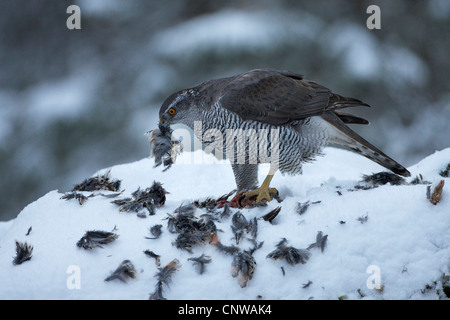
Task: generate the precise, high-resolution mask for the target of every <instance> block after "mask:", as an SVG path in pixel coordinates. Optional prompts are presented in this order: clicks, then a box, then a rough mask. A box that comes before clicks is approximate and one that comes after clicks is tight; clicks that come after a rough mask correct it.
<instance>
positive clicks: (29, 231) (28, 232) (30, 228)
mask: <svg viewBox="0 0 450 320" xmlns="http://www.w3.org/2000/svg"><path fill="white" fill-rule="evenodd" d="M31 230H33V228H32V227H31V226H30V227H29V228H28V231H27V233H26V234H25V235H26V236H29V235H30V233H31Z"/></svg>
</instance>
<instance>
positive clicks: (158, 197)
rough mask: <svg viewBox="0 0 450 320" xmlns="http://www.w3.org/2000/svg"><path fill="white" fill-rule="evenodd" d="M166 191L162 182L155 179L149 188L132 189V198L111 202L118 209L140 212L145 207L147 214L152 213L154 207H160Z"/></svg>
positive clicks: (164, 200) (163, 201) (153, 212)
mask: <svg viewBox="0 0 450 320" xmlns="http://www.w3.org/2000/svg"><path fill="white" fill-rule="evenodd" d="M167 193H168V192H167V191H166V190H165V189H164V188H163V187H162V184H161V183H159V182H156V181H155V182H153V185H152V186H151V187H150V188H146V189H145V190H141V189H140V188H138V189H137V190H136V191H134V192H133V193H132V194H131V195H132V196H133V198H124V199H118V200H114V201H111V203H113V204H115V205H117V206H119V211H126V212H136V213H140V212H141V211H142V210H145V209H146V210H147V211H148V213H149V215H154V214H155V207H161V206H163V205H164V203H165V202H166V194H167Z"/></svg>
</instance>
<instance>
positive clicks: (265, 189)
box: [244, 174, 278, 203]
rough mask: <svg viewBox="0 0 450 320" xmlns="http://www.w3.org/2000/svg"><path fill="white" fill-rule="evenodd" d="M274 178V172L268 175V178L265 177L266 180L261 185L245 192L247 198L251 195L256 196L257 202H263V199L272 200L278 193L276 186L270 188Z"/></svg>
mask: <svg viewBox="0 0 450 320" xmlns="http://www.w3.org/2000/svg"><path fill="white" fill-rule="evenodd" d="M272 178H273V174H272V175H271V174H269V175H267V177H266V179H264V182H263V183H262V184H261V187H259V188H258V189H255V190H251V191H248V192H246V193H244V195H245V198H247V199H250V198H251V197H254V196H257V197H256V202H257V203H258V202H261V201H262V200H266V201H271V200H272V195H276V194H278V190H277V189H275V188H269V185H270V181H271V180H272Z"/></svg>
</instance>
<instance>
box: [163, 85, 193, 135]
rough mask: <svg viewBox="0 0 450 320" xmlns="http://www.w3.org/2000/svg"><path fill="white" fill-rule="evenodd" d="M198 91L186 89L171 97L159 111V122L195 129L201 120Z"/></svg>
mask: <svg viewBox="0 0 450 320" xmlns="http://www.w3.org/2000/svg"><path fill="white" fill-rule="evenodd" d="M195 97H196V90H194V89H184V90H181V91H178V92H175V93H174V94H172V95H171V96H169V97H168V98H167V99H166V100H165V101H164V103H163V104H162V106H161V108H160V109H159V122H160V123H163V124H167V125H171V124H174V123H182V124H185V125H187V126H189V127H193V123H194V121H195V120H199V117H198V116H197V115H198V108H197V105H196V104H197V103H196V101H195V100H196V99H195Z"/></svg>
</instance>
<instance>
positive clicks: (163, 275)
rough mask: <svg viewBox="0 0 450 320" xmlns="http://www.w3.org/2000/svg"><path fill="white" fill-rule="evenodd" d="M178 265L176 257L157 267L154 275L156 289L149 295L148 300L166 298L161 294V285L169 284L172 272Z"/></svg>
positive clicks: (179, 265)
mask: <svg viewBox="0 0 450 320" xmlns="http://www.w3.org/2000/svg"><path fill="white" fill-rule="evenodd" d="M180 267H181V264H180V262H179V261H178V260H177V259H173V260H172V261H171V262H169V263H168V264H167V265H166V266H165V267H164V268H162V269H159V272H158V273H157V274H155V277H156V278H157V279H158V281H157V283H156V289H155V292H154V293H152V294H151V295H150V297H149V300H166V298H164V296H163V285H164V284H165V285H166V286H169V284H170V282H171V281H172V276H173V274H174V273H175V271H177V270H178V269H179V268H180Z"/></svg>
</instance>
